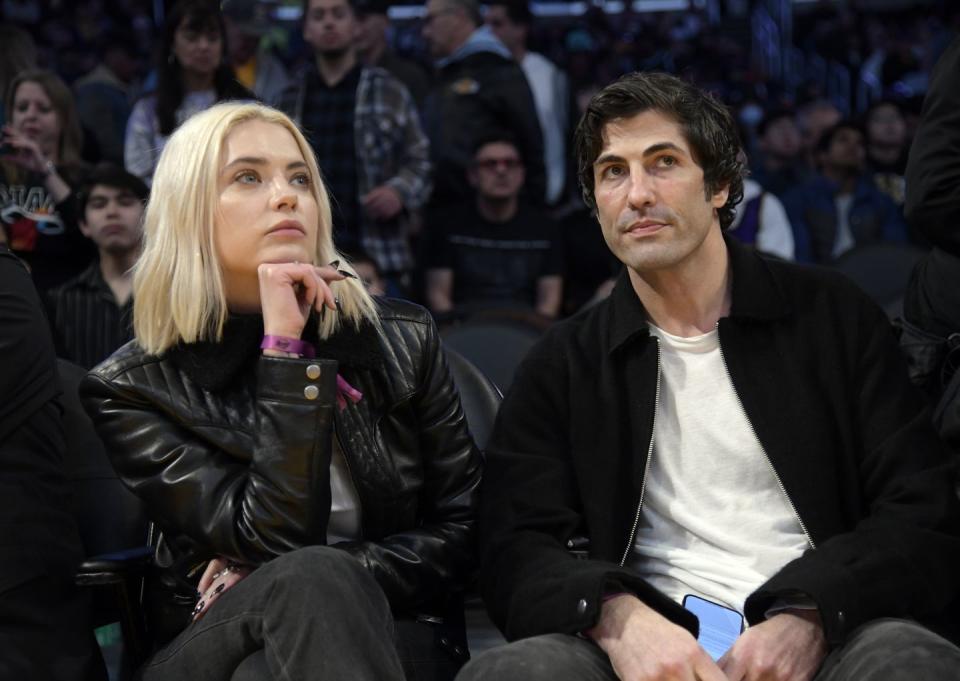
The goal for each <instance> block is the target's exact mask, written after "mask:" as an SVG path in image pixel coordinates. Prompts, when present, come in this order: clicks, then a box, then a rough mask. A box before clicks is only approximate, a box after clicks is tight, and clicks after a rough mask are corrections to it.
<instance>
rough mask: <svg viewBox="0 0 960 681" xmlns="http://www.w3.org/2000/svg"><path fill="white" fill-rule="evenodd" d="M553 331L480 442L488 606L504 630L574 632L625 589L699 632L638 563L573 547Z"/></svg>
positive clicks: (574, 526) (573, 496)
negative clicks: (609, 596) (580, 554)
mask: <svg viewBox="0 0 960 681" xmlns="http://www.w3.org/2000/svg"><path fill="white" fill-rule="evenodd" d="M554 340H555V336H548V337H547V339H546V340H545V341H544V342H541V343H540V344H539V345H538V346H537V347H535V348H534V349H533V350H532V351H531V353H530V355H529V356H528V358H527V359H526V360H525V361H524V363H523V364H522V366H521V368H520V370H519V371H518V372H517V375H516V376H515V378H514V382H513V384H512V386H511V389H510V392H509V394H508V395H507V397H506V398H505V399H504V402H503V404H502V406H501V408H500V413H499V415H498V417H497V423H496V425H495V427H494V431H493V434H492V436H491V441H490V445H489V447H488V448H487V452H486V454H487V462H486V469H485V472H484V480H483V486H482V491H481V505H480V508H481V514H480V539H481V572H480V579H481V589H482V594H483V597H484V601H485V603H486V605H487V609H488V610H489V612H490V615H491V617H492V619H493V621H494V622H495V623H496V624H497V626H498V627H500V629H501V630H502V631H503V632H504V634H505V635H506V637H507V638H508V639H509V640H514V639H519V638H524V637H527V636H536V635H539V634H548V633H567V634H576V633H579V632H582V631H585V630H586V629H589V628H590V627H592V626H594V625H595V624H596V622H597V619H598V617H599V614H600V606H601V603H602V597H603V595H604V594H605V593H606V592H609V591H617V592H619V591H628V592H631V593H633V594H635V595H636V596H637V597H638V598H640V599H641V600H642V601H644V602H645V603H646V604H647V605H649V606H650V607H652V608H654V609H656V610H657V611H658V612H660V613H661V614H662V615H664V616H665V617H667V618H668V619H670V620H671V621H673V622H675V623H677V624H679V625H681V626H684V627H686V628H687V629H688V630H690V631H691V632H692V633H693V634H694V635H696V633H697V621H696V618H695V617H694V616H693V615H692V614H690V613H689V612H687V611H686V610H684V609H683V608H681V607H680V606H679V605H678V604H676V603H675V602H673V601H672V600H671V599H670V598H669V597H667V596H666V595H664V594H662V593H661V592H659V591H658V590H656V589H655V588H653V587H652V586H651V585H649V584H648V583H647V582H646V581H645V580H643V579H642V578H641V577H639V576H638V575H637V573H636V572H634V571H632V570H629V569H625V568H622V567H620V566H619V565H618V564H617V563H616V562H612V561H608V560H601V559H597V558H589V559H580V558H577V557H575V556H574V555H573V554H572V553H571V552H570V550H569V545H568V542H570V541H571V540H574V539H575V538H576V537H578V536H579V535H580V534H581V533H582V532H583V529H582V528H583V526H584V519H583V504H582V501H581V499H580V493H579V490H578V483H577V476H576V471H575V470H574V465H573V462H572V459H571V454H570V445H569V443H568V441H567V438H566V435H567V430H566V424H568V423H569V421H570V410H571V409H572V407H571V405H570V403H569V401H568V399H567V397H566V396H567V395H569V394H570V393H569V390H568V386H569V378H568V376H567V371H566V362H565V361H564V359H563V354H564V349H563V345H562V343H560V342H554Z"/></svg>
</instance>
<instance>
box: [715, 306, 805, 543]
mask: <svg viewBox="0 0 960 681" xmlns="http://www.w3.org/2000/svg"><path fill="white" fill-rule="evenodd" d="M716 329H717V348H719V350H720V361H721V362H722V363H723V370H724V371H725V372H726V374H727V380H729V381H730V387H731V388H733V394H734V395H736V397H737V404H738V405H740V413H741V414H743V418H744V419H745V420H746V422H747V425H748V426H750V432H751V433H753V438H754V439H755V440H756V441H757V444H758V445H760V451H762V452H763V456H764V458H765V459H766V460H767V465H769V466H770V470H771V471H772V472H773V477H774V479H775V480H776V481H777V487H779V488H780V491H781V492H783V496H784V498H785V499H786V500H787V503H788V504H789V505H790V510H791V511H793V515H794V517H796V519H797V522H798V523H800V529H801V530H803V536H804V537H806V538H807V542H809V544H810V548H811V549H816V548H817V545H816V544H815V543H814V541H813V537H811V536H810V533H809V532H808V531H807V526H806V525H805V524H804V522H803V518H801V517H800V514H799V513H798V512H797V507H796V506H795V505H794V503H793V499H791V498H790V494H789V493H788V492H787V488H786V487H785V486H784V484H783V480H781V479H780V474H779V473H777V469H776V468H775V467H774V465H773V461H771V460H770V455H769V454H767V450H766V449H765V448H764V446H763V443H762V442H760V438H759V437H757V431H756V429H755V428H754V427H753V421H751V420H750V417H749V416H748V415H747V410H746V409H745V408H744V406H743V400H741V399H740V393H738V392H737V386H736V384H735V383H734V382H733V376H731V375H730V367H728V366H727V358H726V356H725V355H724V354H723V344H722V343H720V323H719V322H717V326H716Z"/></svg>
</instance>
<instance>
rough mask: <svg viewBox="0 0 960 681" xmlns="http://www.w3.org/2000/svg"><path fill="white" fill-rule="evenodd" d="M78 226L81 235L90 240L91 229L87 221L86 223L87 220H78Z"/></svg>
mask: <svg viewBox="0 0 960 681" xmlns="http://www.w3.org/2000/svg"><path fill="white" fill-rule="evenodd" d="M77 226H78V227H79V228H80V233H81V234H83V235H84V236H85V237H87V238H88V239H90V238H91V236H90V229H89V228H88V227H87V221H86V220H84V219H83V218H80V219H79V220H77Z"/></svg>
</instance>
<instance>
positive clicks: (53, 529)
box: [0, 245, 106, 681]
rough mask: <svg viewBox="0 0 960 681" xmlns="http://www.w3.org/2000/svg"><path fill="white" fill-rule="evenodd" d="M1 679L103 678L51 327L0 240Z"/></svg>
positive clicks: (29, 284)
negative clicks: (82, 584) (83, 570)
mask: <svg viewBox="0 0 960 681" xmlns="http://www.w3.org/2000/svg"><path fill="white" fill-rule="evenodd" d="M0 358H2V359H0V395H2V396H3V399H2V401H0V499H2V502H0V679H4V680H6V679H50V680H56V681H68V680H69V681H98V680H100V679H106V672H105V670H104V668H103V661H102V660H101V659H100V653H99V651H98V650H97V647H96V641H95V640H94V638H93V628H92V622H91V617H90V601H89V594H86V593H81V592H78V591H77V588H76V586H75V585H74V583H73V579H74V573H75V571H76V568H77V564H78V563H79V562H80V560H81V559H82V549H81V546H80V535H79V533H78V531H77V525H76V522H75V521H74V518H73V516H72V514H71V509H70V505H69V503H67V502H68V500H69V494H68V492H69V490H68V487H67V481H66V476H65V474H64V468H63V466H64V463H63V456H64V449H65V446H66V445H65V443H64V434H63V426H62V424H61V421H60V415H61V406H60V387H59V379H58V377H57V363H56V358H55V356H54V353H53V340H52V339H51V337H50V329H49V328H48V327H47V322H46V320H45V319H44V318H43V306H42V305H41V303H40V297H39V295H37V291H36V289H35V288H34V286H33V282H32V281H31V280H30V274H29V273H28V272H27V268H26V266H25V265H24V264H23V262H22V261H20V260H19V259H17V258H16V257H14V255H13V254H11V253H10V251H9V250H7V247H6V246H3V245H0Z"/></svg>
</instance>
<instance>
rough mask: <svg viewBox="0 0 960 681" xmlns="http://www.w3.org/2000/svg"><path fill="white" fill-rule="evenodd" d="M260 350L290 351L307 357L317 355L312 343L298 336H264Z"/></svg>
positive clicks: (311, 357) (310, 357)
mask: <svg viewBox="0 0 960 681" xmlns="http://www.w3.org/2000/svg"><path fill="white" fill-rule="evenodd" d="M260 349H261V350H279V351H280V352H292V353H295V354H297V355H300V356H301V357H306V358H307V359H313V358H314V357H316V356H317V352H316V350H314V349H313V345H311V344H310V343H308V342H307V341H305V340H300V339H299V338H288V337H286V336H264V337H263V341H262V342H261V343H260Z"/></svg>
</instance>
